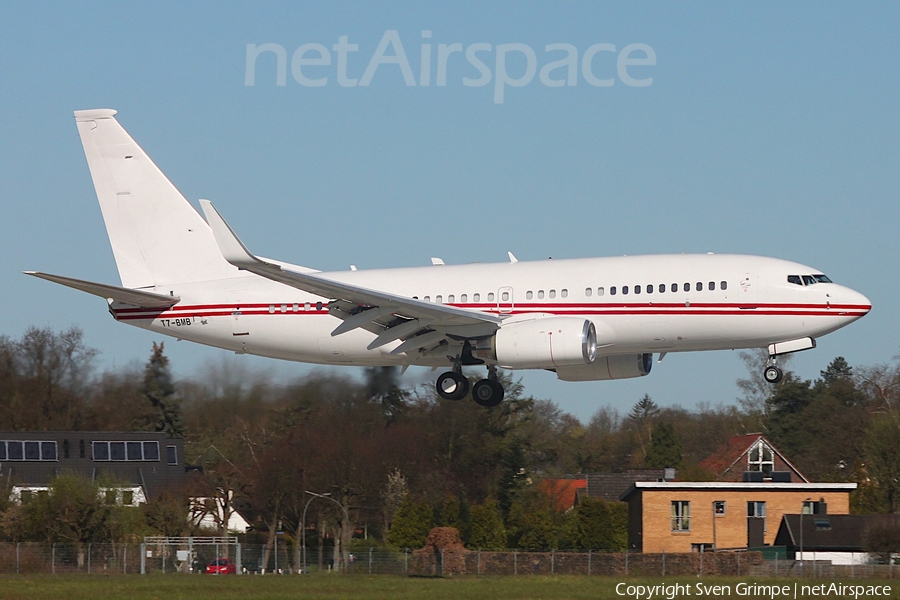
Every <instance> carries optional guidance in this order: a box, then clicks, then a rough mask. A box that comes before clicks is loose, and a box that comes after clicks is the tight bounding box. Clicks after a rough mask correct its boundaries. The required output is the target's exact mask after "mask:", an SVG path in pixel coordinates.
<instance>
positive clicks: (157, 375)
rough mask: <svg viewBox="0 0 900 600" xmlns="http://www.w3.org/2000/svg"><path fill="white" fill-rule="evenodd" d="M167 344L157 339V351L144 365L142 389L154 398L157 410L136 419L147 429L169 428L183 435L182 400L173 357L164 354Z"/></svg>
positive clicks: (177, 435)
mask: <svg viewBox="0 0 900 600" xmlns="http://www.w3.org/2000/svg"><path fill="white" fill-rule="evenodd" d="M164 346H165V345H164V344H163V343H160V344H157V343H156V342H153V353H152V354H151V355H150V360H149V361H148V362H147V366H146V367H145V368H144V381H143V384H142V385H141V392H142V393H143V394H144V396H145V397H146V398H147V400H149V401H150V404H151V406H153V408H155V409H156V411H157V413H156V415H154V416H153V417H152V418H151V419H149V420H148V421H145V422H143V423H136V424H135V425H136V426H137V428H138V429H141V430H145V431H165V432H166V434H168V435H169V436H171V437H183V436H184V432H185V426H184V419H183V417H182V415H181V401H180V400H179V398H178V396H177V394H176V393H175V385H174V384H173V383H172V374H171V372H170V371H169V359H168V358H167V357H166V355H165V354H163V350H164Z"/></svg>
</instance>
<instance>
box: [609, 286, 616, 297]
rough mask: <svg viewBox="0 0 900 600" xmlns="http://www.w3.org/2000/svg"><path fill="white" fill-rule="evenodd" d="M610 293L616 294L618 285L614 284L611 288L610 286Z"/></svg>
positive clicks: (611, 294)
mask: <svg viewBox="0 0 900 600" xmlns="http://www.w3.org/2000/svg"><path fill="white" fill-rule="evenodd" d="M609 295H610V296H615V295H616V286H612V287H611V288H609Z"/></svg>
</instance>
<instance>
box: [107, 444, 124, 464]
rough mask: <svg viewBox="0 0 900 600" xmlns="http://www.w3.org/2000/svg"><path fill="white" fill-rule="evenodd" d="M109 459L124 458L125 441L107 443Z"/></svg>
mask: <svg viewBox="0 0 900 600" xmlns="http://www.w3.org/2000/svg"><path fill="white" fill-rule="evenodd" d="M109 460H125V442H110V443H109Z"/></svg>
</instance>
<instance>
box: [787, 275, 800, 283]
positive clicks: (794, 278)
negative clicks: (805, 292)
mask: <svg viewBox="0 0 900 600" xmlns="http://www.w3.org/2000/svg"><path fill="white" fill-rule="evenodd" d="M788 283H793V284H795V285H803V281H802V280H801V279H800V276H799V275H788Z"/></svg>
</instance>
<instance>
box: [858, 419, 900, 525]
mask: <svg viewBox="0 0 900 600" xmlns="http://www.w3.org/2000/svg"><path fill="white" fill-rule="evenodd" d="M863 449H864V453H865V460H866V471H867V473H868V475H869V477H871V478H872V479H873V480H874V481H875V483H876V486H877V488H876V489H877V494H878V497H879V498H880V500H881V506H882V510H883V511H884V512H891V513H896V512H900V426H898V422H897V420H895V419H894V418H893V417H892V416H891V415H879V416H876V417H874V418H873V419H872V421H871V423H870V424H869V428H868V430H867V431H866V435H865V439H864V440H863Z"/></svg>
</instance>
